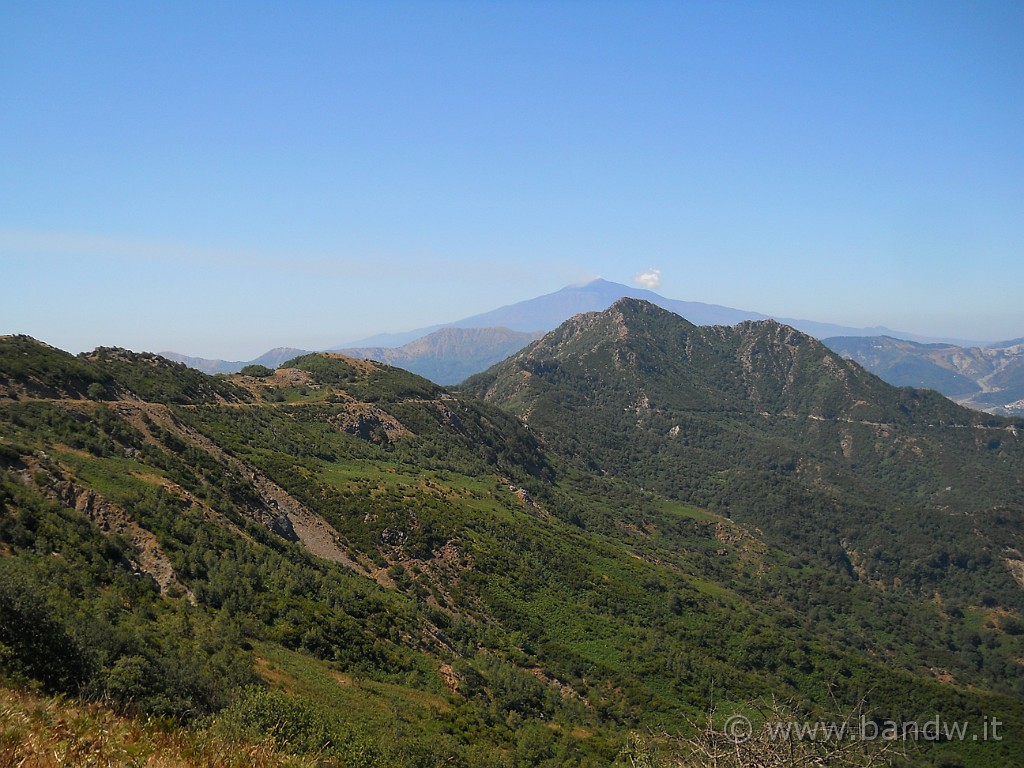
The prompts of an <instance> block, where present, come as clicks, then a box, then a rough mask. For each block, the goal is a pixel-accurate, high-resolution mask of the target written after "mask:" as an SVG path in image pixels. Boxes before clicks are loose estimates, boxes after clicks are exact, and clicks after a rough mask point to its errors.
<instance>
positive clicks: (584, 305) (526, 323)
mask: <svg viewBox="0 0 1024 768" xmlns="http://www.w3.org/2000/svg"><path fill="white" fill-rule="evenodd" d="M624 296H631V297H634V298H639V299H642V300H646V301H650V302H651V303H653V304H655V305H657V306H661V307H663V308H665V309H668V310H669V311H672V312H675V313H676V314H678V315H680V316H683V317H687V318H688V319H690V320H691V321H693V322H694V323H696V324H697V325H734V324H736V323H738V322H741V321H743V320H765V319H768V318H769V315H765V314H763V313H760V312H751V311H747V310H741V309H734V308H732V307H725V306H721V305H717V304H706V303H702V302H695V301H680V300H676V299H667V298H665V297H663V296H661V295H659V294H657V293H654V292H653V291H649V290H646V289H642V288H631V287H629V286H626V285H622V284H619V283H613V282H610V281H607V280H603V279H601V278H597V279H595V280H592V281H590V282H589V283H586V284H583V285H572V286H566V287H564V288H562V289H560V290H558V291H554V292H553V293H549V294H545V295H543V296H538V297H536V298H533V299H527V300H525V301H520V302H516V303H513V304H508V305H505V306H503V307H499V308H497V309H494V310H491V311H489V312H484V313H481V314H478V315H473V316H471V317H468V318H463V319H461V320H455V321H453V322H450V323H443V324H439V325H432V326H429V327H425V328H419V329H416V330H412V331H407V332H404V333H386V334H378V335H375V336H371V337H368V338H364V339H360V340H357V341H352V342H349V343H347V344H344V345H336V346H334V347H332V348H331V349H332V350H334V351H341V350H346V349H348V350H353V349H361V350H372V352H367V353H366V354H370V356H371V357H372V356H373V355H378V356H390V357H392V358H393V359H395V360H397V361H401V362H403V363H405V364H407V365H409V366H410V367H414V368H415V369H416V370H417V372H420V373H424V375H428V378H429V377H430V376H429V374H431V373H433V374H435V375H441V376H442V377H443V378H445V379H450V380H445V381H438V382H437V383H442V384H456V383H458V381H457V380H455V379H454V378H452V377H454V376H455V375H462V374H465V375H466V376H468V375H470V374H473V373H478V372H479V371H481V370H484V369H485V368H486V367H487V364H488V363H489V362H490V363H493V362H497V360H498V359H500V358H498V357H497V356H498V355H500V354H502V353H504V354H508V353H510V352H511V351H514V350H512V349H511V348H510V346H509V345H508V343H507V340H504V339H503V340H500V341H497V342H495V343H494V344H492V345H490V346H489V347H487V346H486V345H481V346H480V347H478V348H476V349H474V350H473V351H472V352H471V353H470V354H469V355H468V357H466V358H464V360H462V361H454V360H452V359H450V358H443V357H439V356H437V355H431V354H424V355H420V356H417V355H416V354H415V353H413V352H412V351H411V350H409V349H406V350H404V351H403V352H401V353H385V352H383V351H382V350H385V349H396V348H398V349H401V348H403V347H407V346H408V345H409V344H411V343H412V342H414V341H417V340H419V339H422V338H424V337H427V336H432V335H433V334H436V333H437V332H438V331H441V330H442V329H445V328H459V329H479V328H506V329H508V330H510V331H515V332H519V333H525V334H530V335H534V334H539V333H544V332H547V331H550V330H552V329H554V328H555V327H557V326H558V325H559V324H561V323H562V322H564V321H565V320H568V319H569V318H570V317H572V316H574V315H577V314H580V313H582V312H592V311H601V310H604V309H607V308H608V307H609V306H611V304H612V303H614V302H615V301H616V300H617V299H619V298H622V297H624ZM777 319H778V320H779V321H780V322H783V323H786V324H787V325H790V326H793V327H796V328H798V329H800V330H803V331H804V332H806V333H809V334H811V335H813V336H815V337H817V338H823V337H825V336H839V335H857V336H875V335H878V334H880V333H886V334H889V335H895V336H899V337H901V338H908V339H913V340H917V341H942V342H946V341H950V340H946V339H929V338H927V337H922V336H918V335H915V334H910V333H901V332H898V331H892V330H890V329H887V328H884V327H876V328H850V327H846V326H840V325H836V324H832V323H822V322H817V321H813V320H796V319H791V318H784V317H782V318H777ZM953 341H955V340H953ZM958 343H968V342H958ZM524 345H525V342H524ZM278 351H279V350H271V351H269V352H267V353H265V354H264V355H262V356H260V357H259V358H256V359H254V360H250V361H246V362H227V361H222V360H207V359H204V358H195V357H188V356H185V355H181V354H178V353H175V352H165V353H161V354H163V355H164V356H165V357H168V358H170V359H172V360H177V361H179V362H184V363H187V364H189V365H191V366H192V367H195V368H198V369H200V370H203V371H204V372H206V373H236V372H237V371H239V370H241V369H242V368H243V367H244V366H245V365H252V364H256V365H267V366H268V367H271V368H275V367H277V365H278V364H280V363H281V362H283V361H284V359H286V356H284V355H280V354H277V355H275V352H278ZM286 351H287V350H286ZM299 351H300V350H295V352H296V353H298V352H299ZM293 356H294V355H293ZM492 358H493V359H492ZM459 381H461V379H460V380H459Z"/></svg>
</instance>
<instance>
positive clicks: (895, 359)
mask: <svg viewBox="0 0 1024 768" xmlns="http://www.w3.org/2000/svg"><path fill="white" fill-rule="evenodd" d="M824 343H825V344H827V345H828V346H829V347H831V348H832V349H833V350H834V351H836V352H838V353H839V354H840V355H842V356H843V357H845V358H848V359H850V360H853V361H855V362H857V363H860V364H861V365H862V366H864V367H865V368H867V369H868V370H869V371H871V372H872V373H874V374H876V375H877V376H879V377H881V378H882V379H884V380H885V381H887V382H889V383H890V384H895V385H896V386H900V387H923V388H927V389H934V390H937V391H939V392H941V393H942V394H944V395H946V396H947V397H949V398H952V399H953V400H956V401H957V402H958V403H960V404H962V405H966V406H969V407H971V408H975V409H977V410H981V411H988V412H989V413H1000V414H1019V413H1024V339H1015V340H1012V341H1004V342H998V343H996V344H991V345H988V346H984V347H962V346H956V345H953V344H919V343H916V342H913V341H907V340H904V339H895V338H892V337H891V336H870V337H850V336H844V337H838V338H831V339H825V340H824Z"/></svg>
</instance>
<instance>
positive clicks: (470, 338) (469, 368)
mask: <svg viewBox="0 0 1024 768" xmlns="http://www.w3.org/2000/svg"><path fill="white" fill-rule="evenodd" d="M541 335H542V334H541V333H539V332H534V333H529V332H524V331H512V330H509V329H508V328H442V329H440V330H437V331H434V332H433V333H431V334H428V335H427V336H424V337H422V338H420V339H416V340H415V341H410V342H409V343H408V344H403V345H402V346H400V347H353V348H349V349H339V350H334V351H337V352H340V353H341V354H343V355H348V356H349V357H356V358H363V359H366V360H377V361H379V362H382V363H387V364H388V365H393V366H396V367H398V368H405V369H406V370H408V371H412V372H413V373H415V374H418V375H419V376H423V377H424V378H427V379H430V380H431V381H433V382H435V383H437V384H442V385H448V384H458V383H459V382H461V381H463V380H465V379H466V378H468V377H469V376H472V375H473V374H474V373H479V372H480V371H483V370H486V369H487V368H490V367H491V366H492V365H494V364H495V363H499V362H501V361H502V360H504V359H505V358H506V357H508V356H509V355H512V354H515V353H516V352H518V351H519V350H520V349H522V348H523V347H525V346H526V345H527V344H529V343H530V342H531V341H534V340H535V339H539V338H540V337H541Z"/></svg>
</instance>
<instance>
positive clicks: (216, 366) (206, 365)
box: [160, 347, 309, 374]
mask: <svg viewBox="0 0 1024 768" xmlns="http://www.w3.org/2000/svg"><path fill="white" fill-rule="evenodd" d="M308 352H309V350H307V349H296V348H295V347H275V348H274V349H271V350H270V351H269V352H264V353H263V354H262V355H260V356H259V357H257V358H256V359H254V360H210V359H208V358H205V357H189V356H188V355H181V354H178V353H177V352H161V353H160V356H161V357H166V358H167V359H168V360H173V361H175V362H176V363H184V364H185V365H187V366H188V367H189V368H195V369H196V370H199V371H202V372H203V373H209V374H214V373H238V372H239V371H240V370H242V369H243V368H245V366H247V365H265V366H267V368H277V366H279V365H280V364H281V363H283V362H285V361H286V360H291V359H292V358H293V357H298V356H299V355H305V354H307V353H308Z"/></svg>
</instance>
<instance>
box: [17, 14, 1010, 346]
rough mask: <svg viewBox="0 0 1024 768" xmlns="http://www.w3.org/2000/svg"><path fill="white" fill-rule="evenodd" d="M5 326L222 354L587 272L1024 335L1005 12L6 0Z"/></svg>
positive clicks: (483, 301) (324, 336)
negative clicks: (647, 276) (654, 277)
mask: <svg viewBox="0 0 1024 768" xmlns="http://www.w3.org/2000/svg"><path fill="white" fill-rule="evenodd" d="M0 26H2V28H3V30H4V32H3V34H2V35H0V96H2V104H3V107H2V108H0V276H2V280H3V285H4V290H3V292H2V296H3V298H2V302H0V333H8V332H23V333H29V334H32V335H34V336H36V337H38V338H41V339H43V340H45V341H48V342H50V343H52V344H55V345H57V346H60V347H63V348H65V349H69V350H71V351H81V350H83V349H91V348H92V347H94V346H97V345H100V344H103V345H120V346H127V347H129V348H133V349H139V350H144V349H148V350H164V349H173V350H176V351H181V352H187V353H191V354H197V355H202V356H206V357H228V358H236V359H239V358H241V359H244V358H250V357H254V356H256V355H257V354H259V353H261V352H263V351H265V350H266V349H267V348H269V347H272V346H278V345H288V346H299V347H307V348H323V347H327V346H332V345H334V344H337V343H341V342H345V341H349V340H352V339H356V338H359V337H361V336H367V335H370V334H373V333H376V332H383V331H402V330H408V329H411V328H415V327H419V326H425V325H430V324H434V323H440V322H445V321H449V320H455V319H458V318H460V317H464V316H467V315H470V314H475V313H477V312H481V311H486V310H489V309H492V308H494V307H497V306H500V305H503V304H508V303H511V302H514V301H519V300H522V299H527V298H531V297H533V296H537V295H540V294H542V293H548V292H550V291H554V290H557V289H558V288H560V287H562V286H564V285H566V284H568V283H572V282H579V281H582V280H585V279H587V278H589V277H593V276H597V275H600V276H602V277H605V278H606V279H609V280H615V281H618V282H623V283H630V282H631V281H632V280H633V278H634V276H635V275H637V274H639V273H643V272H647V271H649V270H652V269H657V270H660V281H661V282H660V286H658V287H657V289H656V290H657V291H658V292H659V293H662V294H663V295H665V296H669V297H672V298H679V299H687V300H694V301H705V302H713V303H720V304H726V305H729V306H734V307H740V308H743V309H750V310H757V311H762V312H766V313H772V314H778V315H783V316H790V317H804V318H810V319H815V320H821V321H832V322H838V323H844V324H848V325H878V324H883V325H887V326H890V327H893V328H899V329H903V330H909V331H914V332H918V333H922V334H928V335H936V336H940V335H941V336H954V337H960V338H975V339H1000V338H1012V337H1019V336H1024V301H1022V300H1021V298H1020V285H1021V264H1022V256H1024V47H1022V46H1021V45H1020V40H1021V38H1022V35H1024V4H1022V3H1020V2H1016V1H1014V2H1006V3H996V2H988V3H986V2H981V3H977V2H973V3H966V2H964V3H953V2H938V1H936V0H929V1H928V2H880V1H879V2H866V1H858V2H829V3H821V2H806V3H786V2H725V1H724V0H723V1H719V2H671V3H660V2H648V3H625V2H621V3H617V2H582V0H581V1H579V2H545V3H540V2H536V3H517V2H507V3H505V2H503V3H497V2H426V1H423V2H416V3H401V2H372V3H371V2H366V3H344V2H324V3H314V2H294V3H283V2H282V3H261V2H215V3H199V2H167V3H160V2H153V3H137V2H131V3H124V4H118V3H114V2H103V3H90V2H74V3H66V4H65V3H59V2H46V3H35V2H8V3H4V4H3V7H2V9H0Z"/></svg>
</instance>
